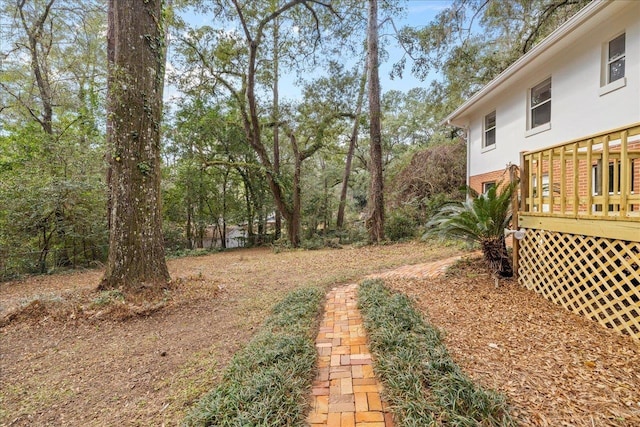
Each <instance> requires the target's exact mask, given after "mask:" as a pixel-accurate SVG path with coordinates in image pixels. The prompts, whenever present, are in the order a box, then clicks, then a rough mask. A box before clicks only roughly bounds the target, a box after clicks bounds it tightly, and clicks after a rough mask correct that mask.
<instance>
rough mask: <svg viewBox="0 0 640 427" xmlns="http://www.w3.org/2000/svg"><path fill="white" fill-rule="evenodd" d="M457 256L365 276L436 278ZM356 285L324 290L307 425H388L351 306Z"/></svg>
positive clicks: (358, 319)
mask: <svg viewBox="0 0 640 427" xmlns="http://www.w3.org/2000/svg"><path fill="white" fill-rule="evenodd" d="M460 258H461V257H459V256H458V257H453V258H447V259H443V260H439V261H435V262H430V263H426V264H419V265H413V266H406V267H401V268H399V269H396V270H393V271H390V272H386V273H382V274H378V275H375V276H370V277H381V278H391V277H416V278H424V277H436V276H439V275H440V274H442V273H443V272H444V271H445V270H446V268H447V267H448V266H449V265H451V264H453V263H454V262H455V261H457V260H458V259H460ZM357 288H358V285H357V284H350V285H346V286H341V287H338V288H334V289H332V290H331V292H329V293H328V294H327V302H326V306H325V316H324V319H323V321H322V324H321V325H320V332H319V333H318V338H317V339H316V348H317V349H318V355H319V356H318V376H317V377H316V379H315V381H314V382H313V389H312V397H313V402H312V405H313V407H312V410H311V412H310V414H309V417H308V419H307V422H308V423H309V425H310V426H311V427H320V426H327V427H392V426H393V419H392V417H391V414H390V413H389V412H388V411H387V410H386V406H385V402H383V401H382V399H381V392H382V385H381V384H380V383H379V382H378V381H377V380H376V378H375V376H374V374H373V367H372V365H371V354H370V353H369V347H368V345H367V337H366V334H365V331H364V326H363V325H362V316H361V315H360V311H359V310H358V308H357V300H356V291H357Z"/></svg>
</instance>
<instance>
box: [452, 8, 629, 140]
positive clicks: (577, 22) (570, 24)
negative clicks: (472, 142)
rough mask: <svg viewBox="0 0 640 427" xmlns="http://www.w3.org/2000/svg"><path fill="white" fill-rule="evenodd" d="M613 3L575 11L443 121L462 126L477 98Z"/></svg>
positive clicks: (541, 58)
mask: <svg viewBox="0 0 640 427" xmlns="http://www.w3.org/2000/svg"><path fill="white" fill-rule="evenodd" d="M615 3H622V2H621V1H618V2H614V0H593V2H592V3H589V4H588V5H587V6H585V7H584V8H583V9H581V10H580V11H579V12H578V13H576V14H575V15H574V16H573V17H571V19H569V20H568V21H567V22H565V23H564V24H563V25H561V26H560V27H558V28H557V29H556V30H555V31H553V32H552V33H551V34H549V36H547V37H546V38H545V39H544V40H543V41H541V42H540V43H539V44H538V45H536V46H535V47H534V48H533V49H531V50H530V51H529V52H527V54H525V55H523V56H521V57H520V58H519V59H518V60H517V61H516V62H514V63H513V64H511V65H510V66H509V67H507V68H506V69H505V70H504V71H503V72H502V73H500V74H499V75H498V76H497V77H496V78H495V79H493V80H492V81H490V82H489V83H488V84H487V85H486V86H485V87H483V88H482V89H481V90H479V91H478V92H476V93H475V94H474V95H473V96H472V97H471V98H469V100H467V101H466V102H465V103H464V104H462V105H461V106H459V107H458V108H456V109H455V111H453V113H451V114H449V116H447V118H446V119H445V120H444V122H445V123H447V124H451V125H455V126H460V127H462V126H464V123H462V122H461V121H460V119H461V118H462V117H464V113H465V112H467V110H469V108H471V107H472V106H474V105H475V104H476V103H477V102H478V101H479V100H481V99H483V98H485V97H486V96H487V94H490V93H491V92H493V91H495V90H499V88H500V86H501V85H502V84H503V83H505V82H506V81H507V80H509V79H510V78H511V77H513V76H514V75H515V74H516V73H518V71H520V70H521V69H523V68H525V67H528V66H529V65H530V64H531V63H533V62H541V61H543V60H544V59H545V56H547V55H550V54H551V53H552V52H550V50H551V48H552V47H553V46H554V45H556V44H557V43H558V42H559V41H560V40H562V39H564V38H565V37H567V35H569V34H570V33H572V32H573V31H574V30H575V29H576V28H578V27H580V26H581V25H582V24H583V23H585V22H586V21H588V20H589V19H590V18H591V17H592V16H594V15H595V14H597V13H598V12H600V11H601V10H602V9H604V8H605V7H607V6H616V5H615Z"/></svg>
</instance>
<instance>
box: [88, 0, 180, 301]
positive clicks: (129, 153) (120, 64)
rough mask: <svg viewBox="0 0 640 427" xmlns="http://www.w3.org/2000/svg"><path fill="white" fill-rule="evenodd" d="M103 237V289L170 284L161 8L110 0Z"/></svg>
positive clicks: (154, 2)
mask: <svg viewBox="0 0 640 427" xmlns="http://www.w3.org/2000/svg"><path fill="white" fill-rule="evenodd" d="M107 37H108V45H109V46H108V55H109V76H108V93H107V98H108V115H107V117H108V121H109V122H108V126H107V142H108V144H109V152H110V159H109V160H110V164H109V167H110V181H109V192H110V201H111V205H110V211H109V217H110V229H109V257H108V260H107V268H106V272H105V275H104V278H103V279H102V283H101V284H100V288H102V289H112V288H121V289H123V290H125V291H129V292H131V291H138V290H141V289H142V288H144V287H158V286H163V285H165V284H166V283H167V282H168V281H169V279H170V278H169V272H168V270H167V264H166V261H165V252H164V241H163V236H162V216H161V202H160V121H161V118H162V89H163V83H164V60H165V50H164V33H163V21H162V1H161V0H146V1H140V0H117V1H116V0H110V1H109V22H108V35H107Z"/></svg>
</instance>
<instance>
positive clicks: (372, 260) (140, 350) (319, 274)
mask: <svg viewBox="0 0 640 427" xmlns="http://www.w3.org/2000/svg"><path fill="white" fill-rule="evenodd" d="M454 253H456V249H455V248H445V249H443V248H441V247H436V246H428V245H424V244H416V243H408V244H400V245H389V246H378V247H364V248H360V249H356V248H344V249H341V250H324V249H323V250H318V251H310V252H305V251H282V252H281V253H278V254H276V253H274V252H273V251H272V250H270V249H266V248H261V249H246V250H234V251H229V252H223V253H217V254H211V255H206V256H198V257H190V258H180V259H173V260H170V261H169V262H168V264H169V270H170V273H171V276H172V277H173V279H174V282H176V283H177V284H178V285H177V288H176V289H171V290H170V298H169V299H168V300H167V301H166V303H165V305H164V306H163V307H162V308H160V309H159V310H156V311H152V312H149V313H146V314H142V315H136V316H133V317H128V318H127V319H124V320H122V319H116V318H113V317H108V316H105V317H104V318H102V319H101V320H92V321H85V320H77V319H76V320H73V319H70V318H69V316H68V315H67V316H62V317H61V318H60V319H58V320H56V319H54V318H53V317H52V316H48V315H44V316H42V315H40V314H39V315H38V316H36V317H35V318H36V319H37V320H36V321H27V320H25V321H22V320H17V321H13V322H11V323H8V324H5V325H4V326H3V327H0V341H1V342H2V345H1V346H0V352H1V356H2V357H0V371H1V372H2V375H0V402H1V404H0V406H1V407H2V411H0V425H3V424H7V425H12V426H33V425H39V426H46V425H55V426H58V425H83V426H103V425H121V426H136V425H141V426H148V425H162V424H163V423H165V425H176V424H178V423H179V421H180V420H181V419H182V417H184V414H185V412H186V410H187V408H188V406H189V405H191V404H192V403H193V401H194V400H197V399H198V398H199V397H201V395H202V394H204V392H205V390H208V389H210V388H211V387H212V386H215V384H216V383H217V382H218V381H219V378H220V376H221V375H220V374H221V372H222V370H224V369H225V368H226V366H227V364H228V363H229V360H230V359H231V357H232V356H233V354H235V353H236V352H237V351H238V350H239V349H241V348H243V347H244V346H245V345H246V344H247V342H249V340H250V339H251V338H252V337H253V336H254V335H255V332H256V331H257V330H258V329H259V327H260V325H261V324H262V323H263V322H264V320H265V318H266V317H267V316H268V314H269V312H270V311H271V309H272V307H273V305H274V304H275V303H276V302H277V301H279V300H281V299H282V298H283V297H284V295H286V294H287V293H288V292H290V291H292V290H295V289H299V288H302V287H311V286H317V287H320V288H323V289H326V288H328V287H329V286H332V285H335V284H339V283H343V282H346V281H356V280H359V279H360V278H362V277H364V276H366V275H368V274H372V273H376V272H380V271H384V270H388V269H391V268H393V267H396V266H399V265H405V264H417V263H422V262H426V261H429V260H430V259H437V258H442V257H446V256H451V255H453V254H454ZM100 277H101V272H99V271H88V272H84V273H79V272H78V273H74V274H62V275H52V276H39V277H32V278H27V279H25V280H22V281H17V282H9V283H1V284H0V316H4V315H6V314H7V313H8V312H10V311H11V310H14V309H15V308H16V307H19V306H20V305H21V303H22V302H25V301H35V300H43V299H46V300H52V301H51V302H52V304H53V305H55V304H56V303H57V302H56V301H55V300H57V299H64V300H69V301H76V302H74V303H70V304H71V305H72V306H78V305H82V304H86V305H89V304H91V302H92V301H93V300H95V299H96V298H98V297H100V295H99V294H96V293H95V292H94V291H93V289H94V288H95V287H96V286H97V284H98V282H99V281H100ZM74 295H75V296H74ZM76 297H77V298H78V299H77V300H74V298H76ZM103 297H104V299H106V300H107V301H110V304H111V303H112V304H114V305H116V304H120V303H121V302H120V301H119V300H118V296H117V295H115V294H114V295H103ZM58 303H59V302H58ZM44 306H45V308H46V309H47V310H49V309H50V304H49V302H47V301H45V303H44ZM38 310H40V309H38ZM200 355H202V357H205V358H206V359H207V362H206V363H204V362H203V364H200V363H196V362H197V359H198V358H199V357H200ZM203 375H206V378H207V381H206V383H205V382H202V377H203ZM38 390H63V391H65V393H63V394H62V395H60V397H59V398H57V399H55V401H53V400H50V399H45V398H44V397H45V396H44V395H43V394H42V393H39V392H38ZM182 391H184V393H183V392H182Z"/></svg>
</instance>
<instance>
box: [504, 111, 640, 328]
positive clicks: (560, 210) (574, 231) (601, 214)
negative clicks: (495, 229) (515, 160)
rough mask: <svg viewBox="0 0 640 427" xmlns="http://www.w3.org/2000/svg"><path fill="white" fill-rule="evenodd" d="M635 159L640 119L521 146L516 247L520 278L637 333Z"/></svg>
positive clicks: (639, 207)
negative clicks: (538, 146) (536, 146)
mask: <svg viewBox="0 0 640 427" xmlns="http://www.w3.org/2000/svg"><path fill="white" fill-rule="evenodd" d="M639 159H640V123H636V124H634V125H631V126H626V127H624V128H620V129H615V130H612V131H609V132H605V133H601V134H598V135H593V136H590V137H588V138H584V139H580V140H575V141H570V142H567V143H564V144H559V145H555V146H552V147H547V148H545V149H542V150H537V151H530V152H527V153H523V154H522V158H521V164H520V168H521V181H520V185H521V187H520V209H519V210H518V213H517V215H514V225H515V226H516V227H522V228H524V229H526V232H525V233H524V238H523V239H522V240H521V241H514V252H513V254H514V264H515V269H516V271H517V274H518V282H519V283H520V284H522V285H523V286H525V287H527V288H528V289H531V290H533V291H535V292H537V293H539V294H541V295H543V296H544V297H545V298H547V299H549V300H551V301H553V302H555V303H557V304H560V305H562V306H563V307H565V308H567V309H568V310H571V311H574V312H576V313H578V314H581V315H583V316H586V317H588V318H590V319H593V320H595V321H597V322H598V323H600V324H601V325H603V326H606V327H608V328H612V329H615V330H617V331H620V332H622V333H625V334H629V335H631V336H632V337H634V338H636V339H639V340H640V160H639ZM514 202H515V200H514Z"/></svg>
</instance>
